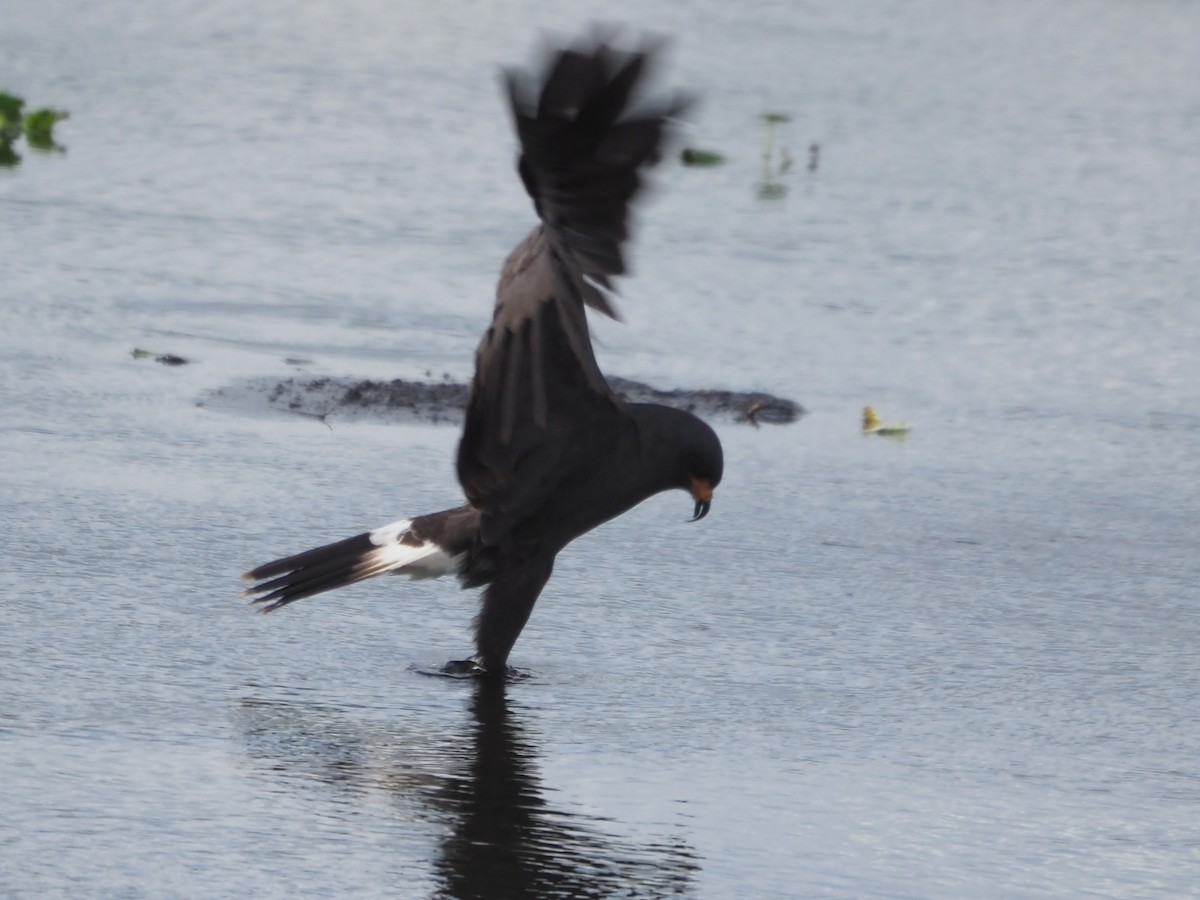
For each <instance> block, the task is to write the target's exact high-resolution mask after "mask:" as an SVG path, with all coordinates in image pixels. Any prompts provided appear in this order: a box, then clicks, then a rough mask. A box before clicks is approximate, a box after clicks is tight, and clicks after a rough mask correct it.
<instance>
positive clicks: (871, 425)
mask: <svg viewBox="0 0 1200 900" xmlns="http://www.w3.org/2000/svg"><path fill="white" fill-rule="evenodd" d="M862 431H863V434H877V435H879V436H880V437H890V438H899V439H900V440H903V439H904V438H905V437H906V436H907V435H908V433H909V432H910V431H912V426H911V425H909V424H908V423H907V422H883V421H881V420H880V418H879V415H878V414H877V413H876V412H875V407H873V406H864V407H863V414H862Z"/></svg>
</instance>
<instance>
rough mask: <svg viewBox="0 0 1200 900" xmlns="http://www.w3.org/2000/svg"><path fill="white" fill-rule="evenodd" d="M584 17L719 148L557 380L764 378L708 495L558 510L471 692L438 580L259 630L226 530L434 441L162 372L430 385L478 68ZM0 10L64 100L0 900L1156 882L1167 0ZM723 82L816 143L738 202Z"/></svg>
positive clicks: (15, 211) (1175, 439)
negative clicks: (792, 419) (261, 405)
mask: <svg viewBox="0 0 1200 900" xmlns="http://www.w3.org/2000/svg"><path fill="white" fill-rule="evenodd" d="M596 16H599V17H601V18H604V19H606V20H612V19H619V20H629V21H634V22H638V23H641V24H644V25H645V26H647V27H650V28H653V29H655V30H657V31H659V32H662V33H667V34H670V35H672V36H673V37H674V44H673V49H672V55H671V59H670V61H669V64H668V65H667V66H666V67H665V71H664V73H663V75H664V80H665V81H667V82H670V83H677V84H680V85H685V86H686V87H688V89H690V90H693V91H695V92H696V93H697V94H699V95H700V96H701V97H702V98H703V101H704V102H703V104H702V105H701V106H700V107H699V108H698V111H697V113H696V116H695V118H694V121H693V122H692V123H691V124H690V125H689V126H688V130H687V132H686V135H685V139H686V140H687V141H688V142H691V143H695V144H696V145H699V146H704V147H713V148H717V149H720V150H721V151H723V152H725V153H726V154H727V155H728V156H729V158H730V162H729V164H728V165H727V166H725V167H724V168H720V169H712V170H689V169H684V168H682V167H679V166H676V165H667V166H664V167H663V169H662V171H661V173H660V175H659V177H658V178H657V179H656V190H655V191H654V193H653V196H652V197H651V198H650V200H649V202H648V203H646V204H645V205H644V206H643V207H642V215H641V216H640V218H639V226H640V227H639V229H638V234H637V244H636V248H635V253H634V257H635V262H636V277H634V278H632V279H627V280H626V281H625V283H624V285H623V301H622V309H623V311H624V313H625V315H626V319H627V321H626V323H625V324H624V325H616V324H610V323H598V324H597V325H596V335H597V340H598V342H599V344H600V348H599V354H600V358H601V364H602V366H603V367H605V369H606V370H607V371H611V372H614V373H616V374H620V375H623V376H626V377H632V378H639V379H642V380H646V381H649V382H651V383H654V384H657V385H660V386H664V387H669V386H674V385H682V386H713V387H728V388H733V389H739V390H755V389H758V390H768V391H771V392H773V393H777V394H781V395H784V396H791V397H795V398H796V399H798V400H800V401H801V402H802V403H804V404H805V406H806V407H808V408H809V410H810V415H809V416H808V417H806V418H805V419H804V420H803V421H802V422H801V423H799V424H798V425H795V426H792V427H788V428H762V429H759V430H754V429H750V428H747V427H744V426H741V427H739V426H734V425H728V424H727V425H722V426H721V436H722V439H723V441H724V442H725V444H726V448H727V456H728V461H727V476H726V481H725V483H724V484H723V485H722V487H721V489H720V491H719V492H718V495H717V500H716V503H715V505H714V509H713V514H712V515H710V516H709V517H708V518H707V519H706V520H705V521H704V522H703V523H700V524H696V525H686V524H685V523H684V521H683V520H684V519H685V518H687V515H688V512H689V504H688V502H687V498H686V497H683V496H679V497H670V496H668V497H662V498H658V499H656V500H654V501H652V502H650V503H648V504H646V505H645V506H644V507H642V508H639V509H638V510H636V511H634V512H633V513H632V514H630V515H628V516H626V517H624V518H623V519H621V520H619V521H618V522H614V523H611V524H609V525H607V526H605V527H604V528H602V529H600V530H599V531H598V532H596V533H594V534H592V535H589V536H588V537H587V538H585V539H583V540H581V541H579V542H578V543H577V544H575V545H573V546H572V547H571V548H569V550H568V551H567V552H566V553H564V554H563V556H562V557H561V558H560V562H559V565H558V567H557V569H556V572H555V576H554V579H553V581H552V582H551V585H550V587H549V588H548V590H547V591H546V594H545V596H544V597H543V599H542V600H541V602H540V603H539V605H538V608H537V610H536V612H535V613H534V616H533V618H532V620H531V622H530V624H529V626H528V627H527V629H526V631H525V633H524V634H523V636H522V638H521V640H520V642H519V643H518V645H517V647H516V651H515V654H514V659H513V662H514V663H515V664H516V665H518V666H520V667H522V668H523V669H524V670H525V671H526V672H527V673H528V675H529V677H528V678H527V679H526V680H524V681H522V682H521V683H519V684H516V685H512V686H510V687H509V688H508V690H507V691H506V693H505V695H504V696H495V695H493V694H486V693H485V694H480V693H479V691H478V689H477V688H476V687H474V686H473V685H471V684H468V683H462V682H458V681H451V680H443V679H431V678H426V677H422V676H420V675H418V674H416V673H415V672H414V671H413V667H414V666H416V667H419V666H427V665H436V664H438V663H441V662H443V661H445V660H447V659H450V658H457V657H459V656H461V655H462V654H463V653H464V652H465V650H466V649H467V642H468V638H469V621H470V618H471V616H472V614H473V611H474V599H473V597H472V596H471V595H470V594H468V593H463V592H459V591H458V590H456V589H455V588H454V586H453V585H449V584H441V583H417V584H408V583H405V582H400V581H394V580H393V581H386V580H385V581H383V582H381V583H375V584H365V585H361V586H358V587H357V588H354V589H351V590H347V591H344V592H342V593H340V594H336V595H331V596H327V597H322V598H319V599H317V600H313V601H306V602H305V603H303V604H298V605H296V606H295V607H291V608H289V609H287V610H286V611H284V612H282V613H280V614H277V615H273V616H269V617H263V616H253V615H250V614H249V612H248V611H247V609H246V608H245V606H244V605H243V603H242V602H241V601H240V600H239V599H238V598H237V596H236V590H237V587H238V585H237V583H236V581H235V579H236V576H237V574H238V573H239V572H240V571H241V570H243V569H244V568H245V567H247V566H249V565H252V564H254V563H257V562H260V561H262V560H265V559H268V558H272V557H274V556H277V555H279V554H282V553H287V552H291V551H295V550H300V549H304V548H305V547H308V546H311V545H313V544H315V543H318V542H321V541H325V540H331V539H334V538H338V537H341V536H345V535H348V534H351V533H354V532H356V531H359V530H361V529H363V528H365V527H369V526H373V525H377V524H380V523H382V522H386V521H390V520H392V519H395V518H397V517H398V516H401V515H407V514H412V513H421V512H426V511H432V510H436V509H440V508H444V507H446V506H449V505H451V504H454V503H456V502H458V498H459V493H458V489H457V486H456V484H455V482H454V476H453V467H452V464H451V460H452V458H453V451H454V447H455V442H456V440H457V434H456V433H455V432H454V430H453V429H451V428H446V427H434V426H429V427H425V426H407V425H383V424H374V423H371V422H367V421H353V422H350V421H338V420H337V419H336V418H334V419H333V420H331V422H330V425H331V426H332V427H326V426H325V425H323V424H321V423H319V422H317V421H315V420H313V419H311V418H297V417H287V416H283V415H279V414H277V413H272V414H267V413H265V412H264V413H263V414H261V415H253V414H233V413H230V412H228V411H225V410H220V409H214V408H209V407H207V406H203V405H200V404H199V401H200V400H201V399H202V398H203V397H205V396H207V395H208V394H209V392H211V391H213V390H216V389H219V388H221V387H223V386H226V385H229V384H234V383H240V382H241V381H242V380H243V379H246V378H251V377H264V376H266V377H270V376H277V377H280V378H282V377H287V376H291V375H297V374H300V375H304V376H310V375H311V376H319V375H322V374H329V375H337V376H343V375H353V376H360V377H364V378H366V377H374V378H390V377H409V378H412V377H422V376H423V375H424V373H425V372H426V371H430V372H431V373H432V374H433V376H434V377H441V375H442V374H443V373H447V374H449V375H451V376H452V377H454V378H459V379H463V378H466V377H468V376H469V374H470V366H471V359H472V353H473V348H474V344H475V342H476V340H477V339H478V336H479V334H480V332H481V330H482V327H483V325H484V323H485V322H486V321H487V317H488V315H489V310H490V304H491V297H492V292H493V289H494V280H495V274H496V271H497V270H498V268H499V265H500V262H501V261H502V259H503V257H504V255H505V254H506V253H507V251H508V249H509V248H510V247H511V246H512V244H513V243H515V241H516V240H517V239H518V238H519V237H520V236H521V235H522V234H523V232H524V231H525V230H526V229H527V228H528V226H529V224H530V216H531V214H530V211H529V208H528V201H527V199H526V198H525V197H524V196H523V195H522V193H521V188H520V184H519V181H518V179H517V178H516V177H515V176H514V174H513V172H512V149H513V143H512V138H511V136H510V132H509V124H508V122H507V118H506V113H505V111H504V109H503V107H502V105H501V101H500V94H499V90H498V87H497V82H496V77H495V71H496V67H497V66H498V65H501V64H511V63H514V62H520V61H524V60H526V59H528V58H529V53H530V50H531V47H532V45H533V43H534V35H535V34H536V32H537V29H538V28H539V27H542V26H547V27H555V28H559V29H561V30H566V31H574V30H576V29H577V27H578V26H579V24H580V23H581V22H583V21H586V20H587V19H588V18H592V17H596ZM3 18H4V20H5V24H4V28H3V29H0V60H2V61H3V62H0V82H2V85H3V87H6V88H8V89H9V90H13V91H15V92H18V93H21V94H22V95H24V96H25V97H26V98H27V99H29V100H30V102H31V103H34V104H37V105H44V104H45V105H57V106H63V107H66V108H68V109H70V111H71V113H72V118H71V119H70V120H69V121H68V122H66V123H64V124H63V125H62V126H60V135H59V137H60V139H61V140H62V142H63V143H65V144H66V145H67V146H68V148H69V149H68V151H67V153H66V154H65V155H62V156H56V157H46V156H42V155H38V154H34V153H26V154H25V159H24V160H23V161H22V163H21V165H20V166H19V167H18V168H16V169H12V170H7V171H3V172H0V217H2V220H3V223H4V227H3V228H2V229H0V259H3V260H4V261H5V265H4V272H3V281H2V282H0V283H2V288H0V347H2V351H0V398H2V401H0V404H2V405H0V408H2V409H3V411H4V415H3V421H0V473H2V474H0V484H2V485H3V491H2V492H0V513H2V514H0V547H2V548H3V554H4V565H3V566H2V567H0V587H2V589H3V597H4V605H5V615H4V626H3V627H2V628H0V659H3V661H4V667H3V668H4V677H3V678H2V679H0V784H2V785H3V788H2V791H3V797H4V802H3V804H2V806H0V888H2V892H3V893H6V894H12V895H15V896H53V895H72V896H78V895H90V896H105V895H108V896H117V895H119V896H140V895H148V896H171V895H188V896H197V895H214V896H217V895H225V896H228V895H234V894H254V895H261V896H281V895H295V894H305V893H355V894H362V895H378V896H413V897H421V896H445V897H492V896H505V895H507V896H526V897H551V896H554V897H559V896H667V895H671V896H674V895H684V896H698V897H729V896H755V897H776V896H777V897H793V896H843V897H862V896H887V897H896V896H914V897H917V896H919V897H931V896H943V897H961V896H992V897H1010V896H1037V895H1045V896H1078V895H1086V894H1100V895H1121V896H1156V895H1157V896H1167V895H1179V894H1184V893H1188V892H1190V891H1192V890H1194V887H1195V884H1196V883H1197V881H1198V879H1200V828H1198V826H1197V824H1196V823H1197V822H1200V765H1198V764H1197V760H1200V725H1198V724H1197V717H1196V715H1195V709H1196V702H1197V696H1198V694H1200V676H1198V670H1197V666H1196V663H1195V648H1196V646H1198V645H1200V633H1198V632H1200V628H1198V626H1197V599H1198V598H1197V591H1196V587H1195V586H1196V583H1197V581H1198V580H1200V564H1198V563H1197V543H1196V537H1195V514H1196V509H1197V507H1198V506H1200V502H1198V501H1200V487H1198V485H1200V452H1197V451H1198V445H1200V415H1197V413H1196V412H1195V409H1194V395H1195V388H1196V384H1197V383H1200V366H1198V364H1197V361H1196V360H1197V357H1196V353H1195V346H1196V343H1197V335H1198V334H1200V305H1197V304H1196V303H1195V302H1194V301H1195V296H1194V295H1195V284H1196V278H1195V275H1196V272H1197V270H1198V265H1197V264H1198V262H1200V254H1198V251H1197V249H1196V248H1197V247H1200V231H1198V223H1200V188H1197V185H1200V153H1198V152H1197V150H1196V148H1197V147H1198V146H1200V140H1198V138H1200V133H1198V132H1200V95H1198V94H1197V91H1196V88H1195V87H1194V85H1195V84H1196V83H1198V82H1197V78H1196V74H1197V73H1196V66H1195V52H1194V46H1193V44H1194V40H1193V38H1192V36H1193V35H1195V34H1196V33H1200V21H1198V20H1200V12H1198V11H1197V10H1196V8H1194V7H1193V6H1190V5H1187V4H1173V3H1166V2H1164V3H1149V4H1146V3H1142V4H1123V3H1099V4H1097V3H1084V2H1067V3H1061V4H1057V5H1055V6H1054V7H1053V8H1047V7H1045V6H1044V5H1041V4H1029V3H1020V2H1018V3H1008V4H1001V5H999V6H997V5H996V4H982V3H966V4H959V5H956V6H953V7H949V6H946V5H945V4H934V3H916V4H912V3H906V4H896V3H889V2H884V0H878V2H876V0H871V2H867V3H863V4H855V5H852V6H851V7H845V8H843V7H841V6H836V5H835V6H830V7H828V8H819V7H816V6H812V5H809V6H796V5H795V4H790V3H787V4H775V3H769V2H761V3H752V4H749V5H746V4H742V5H740V6H734V5H728V4H702V5H700V6H693V7H688V8H687V9H684V8H682V7H680V8H676V7H675V6H673V5H670V4H655V3H649V4H646V3H641V4H636V5H634V4H625V5H621V4H618V5H617V6H616V7H614V6H613V5H612V4H605V5H604V7H603V9H601V8H600V7H598V6H595V5H593V7H592V9H591V11H590V12H589V11H586V10H583V9H582V8H577V7H572V8H571V9H570V10H567V9H566V8H560V7H555V6H551V5H545V4H536V3H515V2H514V3H501V4H468V5H467V6H465V7H454V8H450V7H447V8H446V9H445V11H435V10H430V9H427V8H426V7H425V6H424V5H418V4H413V5H405V4H401V5H400V6H399V7H397V6H396V4H381V3H377V2H372V0H360V2H354V3H350V4H345V3H341V4H323V3H316V4H308V5H301V6H300V7H297V6H296V5H295V4H287V5H283V4H272V3H270V2H268V3H267V4H265V5H264V4H257V5H255V6H253V7H246V8H243V7H237V6H230V5H228V4H218V5H200V6H193V7H184V8H179V7H177V6H174V5H172V6H170V7H169V8H168V7H167V6H165V5H162V6H161V7H160V6H155V5H151V6H149V7H147V6H146V5H144V4H140V5H139V4H129V3H115V4H112V3H110V4H104V5H95V4H92V5H87V4H78V3H71V2H66V0H50V2H46V3H40V4H25V5H23V6H21V5H19V6H18V7H17V8H16V9H6V10H5V13H4V17H3ZM769 110H779V111H784V112H787V113H789V114H790V115H791V116H792V121H791V123H789V124H788V125H786V126H785V127H784V128H782V129H781V130H780V133H779V135H778V136H777V137H778V139H779V140H780V141H781V142H782V143H784V144H785V145H787V146H789V147H790V149H791V152H792V155H793V156H794V157H795V158H796V159H797V160H803V159H804V158H805V148H806V147H807V145H808V144H809V143H811V142H814V141H817V142H819V143H820V144H821V147H822V153H821V165H820V168H819V169H818V170H817V171H816V172H814V173H809V172H808V171H806V170H804V168H803V165H798V166H797V167H796V168H794V169H793V170H792V171H791V172H790V173H788V174H787V175H786V176H785V182H784V183H785V185H786V187H787V196H786V197H785V198H784V199H782V200H778V201H774V202H764V201H762V200H760V199H758V196H757V186H758V182H759V181H760V179H761V171H760V169H761V159H760V146H761V145H760V141H761V136H762V132H761V125H760V124H759V122H758V118H757V117H758V116H759V115H760V114H761V113H763V112H765V111H769ZM134 347H145V348H148V349H152V350H154V351H155V352H172V353H177V354H179V355H181V356H184V357H187V358H189V359H191V360H192V361H193V362H192V364H191V365H188V366H183V367H179V368H167V367H164V366H160V365H157V364H155V363H154V362H153V361H151V360H135V359H133V358H132V356H131V355H130V351H131V350H132V349H133V348H134ZM286 359H302V360H309V361H310V362H308V363H306V364H303V365H295V364H289V363H287V362H285V360H286ZM865 403H873V404H875V405H876V406H877V407H878V408H879V409H880V411H881V412H882V413H883V414H884V416H885V417H886V418H903V419H907V420H909V421H911V422H913V423H914V424H915V430H914V431H913V433H912V435H911V436H910V437H909V439H908V440H907V441H906V442H904V443H902V444H897V443H893V442H888V441H884V440H879V439H864V438H863V437H862V436H861V435H860V434H859V433H858V416H859V413H860V410H861V407H862V406H863V405H864V404H865Z"/></svg>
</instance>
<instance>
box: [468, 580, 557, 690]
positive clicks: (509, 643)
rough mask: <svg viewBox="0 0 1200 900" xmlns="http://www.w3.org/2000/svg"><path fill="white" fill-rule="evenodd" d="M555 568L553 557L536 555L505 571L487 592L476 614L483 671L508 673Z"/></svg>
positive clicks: (478, 656) (476, 659) (498, 674)
mask: <svg viewBox="0 0 1200 900" xmlns="http://www.w3.org/2000/svg"><path fill="white" fill-rule="evenodd" d="M553 569H554V558H553V557H550V558H549V559H542V558H536V559H532V560H529V561H527V562H525V563H523V564H521V565H518V566H515V567H513V568H510V569H508V570H507V571H504V572H502V573H501V574H500V575H498V576H497V577H496V578H495V580H493V581H492V583H491V584H489V585H488V587H487V590H485V591H484V592H483V606H482V607H481V608H480V610H479V615H478V616H476V617H475V649H476V650H477V651H478V653H477V654H476V655H475V657H474V658H473V660H472V662H474V663H476V664H477V665H478V666H479V667H480V668H481V669H482V670H483V674H485V675H487V676H489V677H493V678H503V677H504V674H505V672H506V671H507V663H508V654H509V652H510V651H511V650H512V647H513V644H515V643H516V642H517V637H518V636H519V635H520V634H521V629H522V628H524V627H525V623H526V622H527V621H529V614H530V613H531V612H532V611H533V604H534V603H536V602H537V598H538V595H539V594H540V593H541V592H542V588H543V587H544V586H545V584H546V581H547V580H548V579H549V578H550V573H551V571H553Z"/></svg>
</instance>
